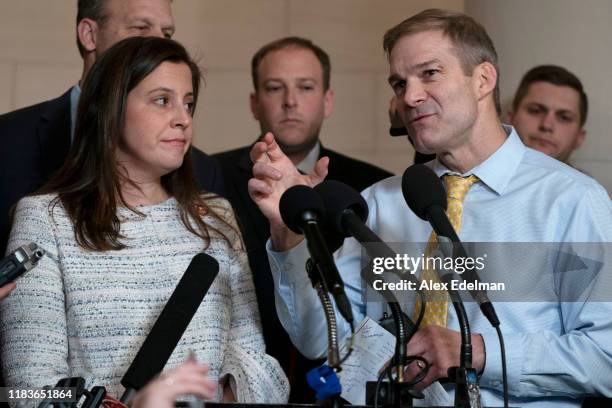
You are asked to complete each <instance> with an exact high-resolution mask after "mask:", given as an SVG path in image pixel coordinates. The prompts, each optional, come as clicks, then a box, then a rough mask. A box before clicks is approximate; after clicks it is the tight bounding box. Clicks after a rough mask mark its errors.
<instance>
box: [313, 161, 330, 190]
mask: <svg viewBox="0 0 612 408" xmlns="http://www.w3.org/2000/svg"><path fill="white" fill-rule="evenodd" d="M328 168H329V157H327V156H325V157H321V158H320V159H319V160H318V161H317V163H316V164H315V167H314V170H313V172H312V174H311V175H310V182H309V183H308V184H310V186H311V187H314V186H316V185H317V184H319V183H320V182H322V181H323V180H324V179H325V177H327V172H328Z"/></svg>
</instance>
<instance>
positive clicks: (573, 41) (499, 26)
mask: <svg viewBox="0 0 612 408" xmlns="http://www.w3.org/2000/svg"><path fill="white" fill-rule="evenodd" d="M466 11H467V12H468V13H469V14H470V15H472V16H474V17H475V18H476V19H477V20H478V21H480V22H481V23H483V25H484V26H485V27H486V28H487V30H488V31H489V33H490V35H491V37H492V39H493V41H494V43H495V45H496V47H497V51H498V53H499V55H500V68H501V81H500V89H501V93H502V95H503V99H504V100H511V98H512V97H513V95H514V92H515V90H516V87H517V86H518V84H519V81H520V79H521V77H522V76H523V74H524V73H525V72H526V71H527V70H528V69H529V68H531V67H533V66H535V65H539V64H557V65H562V66H565V67H566V68H568V69H569V70H571V71H572V72H574V73H575V74H576V75H577V76H578V77H579V78H580V79H581V81H582V83H583V85H584V87H585V90H586V93H587V95H588V97H589V116H588V119H587V123H586V128H587V131H588V135H587V140H586V142H585V144H584V145H583V147H582V148H581V149H579V150H577V151H576V153H575V154H574V156H573V158H574V160H575V162H576V163H578V162H579V163H580V164H581V165H580V166H579V167H583V168H585V169H587V168H591V167H592V168H593V171H592V172H591V175H592V176H593V177H595V178H596V179H597V180H599V181H601V182H602V183H604V181H605V180H607V181H605V186H606V188H607V189H608V191H612V182H610V176H609V174H610V173H608V174H605V173H601V171H604V170H607V171H608V172H609V169H610V166H611V165H612V138H611V137H610V133H611V132H610V128H612V118H611V116H610V112H612V101H611V100H610V94H612V82H610V80H609V75H610V72H609V69H608V67H610V66H612V53H610V50H612V25H611V24H610V21H612V2H611V1H609V0H588V1H583V2H577V1H573V0H539V1H537V2H533V1H529V0H514V1H511V2H508V1H503V0H466ZM590 161H593V165H592V166H591V165H590V164H588V163H589V162H590ZM602 161H605V162H606V163H608V164H605V165H604V164H602Z"/></svg>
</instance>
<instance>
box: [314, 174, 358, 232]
mask: <svg viewBox="0 0 612 408" xmlns="http://www.w3.org/2000/svg"><path fill="white" fill-rule="evenodd" d="M314 189H315V191H316V192H317V193H319V195H320V196H321V198H322V199H323V204H324V205H325V210H326V211H327V220H328V222H329V224H330V225H331V226H332V227H333V229H334V230H335V231H336V233H338V234H342V236H345V237H348V236H350V234H349V233H348V231H345V229H344V227H343V226H342V212H343V211H345V210H353V212H354V213H355V214H356V215H357V216H358V217H359V219H360V220H361V221H363V222H365V221H366V220H367V219H368V205H367V204H366V202H365V200H364V199H363V197H362V196H361V194H359V192H358V191H357V190H355V189H354V188H353V187H351V186H349V185H347V184H344V183H341V182H339V181H336V180H328V181H324V182H322V183H320V184H318V185H317V186H316V187H315V188H314Z"/></svg>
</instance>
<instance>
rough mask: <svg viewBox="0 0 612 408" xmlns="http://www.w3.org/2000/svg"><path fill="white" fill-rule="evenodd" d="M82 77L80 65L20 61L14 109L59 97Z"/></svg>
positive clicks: (17, 71) (17, 70)
mask: <svg viewBox="0 0 612 408" xmlns="http://www.w3.org/2000/svg"><path fill="white" fill-rule="evenodd" d="M80 77H81V68H80V67H79V66H78V65H76V66H74V65H67V64H49V63H44V62H40V63H36V62H31V63H29V62H27V63H19V64H18V65H17V69H16V80H15V107H14V109H17V108H21V107H24V106H28V105H32V104H35V103H38V102H42V101H44V100H47V99H51V98H55V97H58V96H60V95H61V94H63V93H64V92H66V91H67V90H68V88H70V87H71V86H73V85H74V84H76V83H77V81H78V80H79V78H80Z"/></svg>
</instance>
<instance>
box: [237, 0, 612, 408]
mask: <svg viewBox="0 0 612 408" xmlns="http://www.w3.org/2000/svg"><path fill="white" fill-rule="evenodd" d="M384 48H385V51H386V52H387V55H388V58H389V65H390V75H389V84H390V85H391V87H392V89H393V91H394V93H395V97H396V98H397V105H398V112H400V115H401V116H402V119H403V121H404V124H405V125H406V128H407V130H408V134H409V137H410V138H411V140H412V142H413V143H414V146H415V148H416V150H417V151H419V152H421V153H426V154H431V153H435V154H436V157H437V158H436V159H435V160H434V161H432V162H430V163H429V164H428V166H429V167H430V168H431V169H432V170H433V171H434V172H435V173H436V174H437V175H438V176H439V177H441V176H443V175H444V174H448V173H452V174H456V175H460V176H468V175H475V176H477V177H478V179H479V181H478V182H477V183H475V184H474V185H473V186H472V187H471V189H470V190H469V192H468V193H467V196H466V197H465V200H464V203H463V208H464V209H463V215H462V226H461V230H460V234H459V236H460V238H461V240H462V241H464V242H496V243H563V242H567V243H569V242H572V243H588V242H590V243H603V244H601V245H600V246H599V249H600V254H599V255H600V256H601V257H602V259H603V261H605V259H604V257H607V258H608V259H609V258H610V255H608V254H607V253H606V252H605V250H606V248H605V247H606V246H608V247H609V243H610V242H611V241H612V206H611V204H610V199H609V197H608V195H607V193H606V191H605V189H604V188H603V187H602V186H600V185H599V184H598V183H597V182H596V181H594V180H593V179H591V178H589V177H587V176H585V175H583V174H581V173H579V172H577V171H575V170H574V169H572V168H571V167H569V166H567V165H565V164H563V163H561V162H558V161H556V160H554V159H552V158H550V157H548V156H546V155H544V154H542V153H540V152H537V151H535V150H531V149H529V148H527V147H525V146H524V145H523V143H522V142H521V140H520V138H519V137H518V135H517V133H516V132H515V131H514V129H513V128H511V127H508V126H503V125H502V124H501V122H500V120H499V116H498V114H499V92H498V86H497V85H498V71H499V70H498V67H497V55H496V53H495V49H494V47H493V44H492V42H491V40H490V38H489V36H488V35H487V33H486V31H485V30H484V28H483V27H482V26H480V25H479V24H478V23H476V22H475V21H474V20H472V19H471V18H470V17H467V16H465V15H463V14H461V13H456V12H450V11H444V10H426V11H423V12H421V13H419V14H417V15H415V16H413V17H411V18H409V19H407V20H405V21H403V22H402V23H400V24H398V25H397V26H395V27H393V28H391V29H390V30H389V31H388V32H387V33H386V34H385V38H384ZM251 157H252V159H253V161H254V163H255V165H254V168H253V173H254V178H253V179H251V180H250V182H249V191H250V194H251V196H252V198H253V199H254V200H255V202H256V203H257V204H258V205H259V207H260V209H261V210H262V212H263V213H264V214H265V215H266V216H267V217H268V219H269V220H270V228H271V239H270V241H269V242H268V252H269V257H270V262H271V267H272V273H273V276H274V284H275V290H276V294H277V298H276V305H277V309H278V313H279V317H280V319H281V322H282V323H283V326H284V327H285V328H286V329H287V332H288V333H289V335H290V336H291V339H292V341H293V342H294V343H295V345H296V346H297V347H298V348H299V349H300V350H301V351H302V352H303V353H304V354H305V355H307V356H310V357H321V356H323V355H324V354H325V350H326V336H325V334H326V327H325V320H324V319H323V318H322V316H323V314H322V309H321V306H320V303H319V300H318V298H317V296H316V293H315V292H314V290H313V289H312V287H311V285H310V283H309V281H308V278H307V275H306V273H305V272H304V263H305V260H306V259H307V257H308V253H307V249H306V245H305V242H304V241H303V238H302V237H301V236H298V235H296V234H294V233H292V232H291V231H290V230H288V229H287V227H286V226H285V225H284V224H283V222H282V219H281V217H280V214H279V210H278V202H279V199H280V196H281V195H282V193H283V192H284V191H285V190H286V189H287V188H288V187H290V186H292V185H295V184H308V185H315V184H317V183H319V182H320V181H321V180H323V179H324V178H325V176H326V173H327V170H326V169H327V164H328V160H327V159H325V158H323V159H321V160H320V161H319V162H318V163H317V165H316V166H315V169H314V171H313V172H312V173H311V174H309V175H306V176H303V175H300V174H299V173H298V172H297V170H296V169H295V168H294V167H293V165H292V164H291V162H290V161H289V160H288V159H287V158H286V156H284V155H283V154H282V152H281V151H280V149H279V148H278V145H277V144H276V143H275V141H274V138H273V135H271V134H268V135H266V136H265V137H264V139H263V141H262V142H259V143H257V144H256V145H254V147H253V150H252V152H251ZM362 194H363V196H364V197H365V199H366V201H367V203H368V206H369V210H370V215H369V218H368V220H367V224H368V226H369V227H370V228H372V229H373V230H374V231H375V232H376V233H377V234H378V235H379V236H380V237H381V238H382V239H383V240H384V241H386V242H415V243H424V242H427V240H428V238H429V236H430V234H431V227H430V225H429V224H428V223H427V222H425V221H423V220H421V219H420V218H418V217H417V216H416V215H415V214H413V213H412V212H411V211H410V210H409V209H408V207H407V205H406V204H405V202H404V198H403V196H402V191H401V177H392V178H389V179H386V180H383V181H381V182H379V183H377V184H375V185H373V186H372V187H370V188H369V189H366V190H365V191H364V192H363V193H362ZM500 245H501V244H500ZM535 247H537V246H535ZM608 252H610V251H609V249H608ZM518 255H519V254H517V264H516V268H515V269H516V273H517V278H515V280H519V281H520V283H522V284H523V285H524V286H525V287H528V284H530V283H531V280H533V281H534V282H537V281H540V282H541V281H542V279H549V278H550V282H551V283H550V286H551V287H553V288H552V289H551V290H550V292H551V293H552V294H553V295H555V294H563V296H561V295H559V296H558V297H556V298H555V297H552V298H550V297H548V298H544V297H542V298H536V299H533V301H529V302H527V301H506V302H498V303H496V305H495V307H496V310H497V313H498V315H499V317H500V320H501V322H502V325H501V329H502V331H503V333H504V337H505V341H506V355H507V362H508V384H509V393H510V404H511V405H515V406H538V407H541V406H551V407H552V406H579V405H580V402H581V400H582V398H583V397H584V395H586V394H597V395H605V396H612V302H607V300H610V297H611V296H612V285H611V284H610V281H611V277H610V275H611V274H612V270H611V268H610V264H609V263H603V266H602V265H601V264H599V267H598V269H597V270H596V271H595V272H594V274H593V275H592V281H589V282H588V285H586V286H584V285H583V287H581V292H580V293H577V294H575V296H574V297H572V296H567V294H568V293H570V294H571V292H572V290H573V289H574V288H575V287H574V286H572V282H571V280H568V279H566V278H565V275H563V276H561V275H559V274H558V273H557V272H558V271H553V274H551V275H550V276H549V275H546V274H545V271H543V270H541V269H540V268H541V267H542V266H543V265H544V266H546V265H545V264H543V263H542V261H541V260H540V259H537V257H529V256H527V255H525V256H523V257H520V258H519V257H518ZM360 257H361V250H360V248H359V246H358V244H357V243H356V242H355V241H354V240H353V239H348V240H345V243H344V245H343V247H342V248H340V250H339V251H338V252H337V253H336V254H335V258H336V263H337V266H338V269H339V271H340V273H341V275H342V278H343V280H344V283H345V286H346V291H347V295H348V296H349V298H350V300H351V304H352V308H353V313H354V315H355V319H356V321H357V322H359V321H360V319H361V318H363V317H365V316H370V317H371V318H373V319H379V318H380V317H381V315H382V313H383V307H382V305H381V304H380V303H376V302H366V301H365V300H364V293H365V290H366V288H365V286H364V284H363V283H362V280H361V276H360V269H361V267H360V261H361V259H360ZM598 259H599V258H598ZM497 273H499V271H497ZM503 273H507V274H510V273H512V272H511V271H503ZM565 296H567V297H565ZM513 300H521V299H513ZM569 300H571V301H569ZM466 309H467V313H468V317H469V322H470V326H471V328H472V344H473V347H474V352H473V354H474V358H473V361H474V367H475V368H476V369H477V370H478V371H479V373H481V379H480V385H481V391H482V402H483V404H484V405H490V406H500V405H501V404H502V374H501V364H500V348H499V345H498V343H497V338H496V335H495V331H494V330H493V329H492V328H491V326H490V325H489V323H488V322H487V321H486V319H484V317H483V316H482V315H481V313H480V311H479V310H478V307H477V305H475V304H474V303H466ZM407 313H408V314H410V313H411V311H410V310H407ZM337 320H338V323H339V331H340V333H341V335H347V334H348V333H349V328H348V325H347V324H346V323H345V322H344V321H343V319H342V318H340V317H338V319H337ZM458 327H459V326H458V322H457V318H456V316H455V314H454V313H453V311H452V310H451V311H450V312H449V314H448V323H447V326H446V327H441V326H428V327H427V328H425V329H421V330H419V331H418V332H417V333H416V334H415V335H414V336H413V338H412V339H411V340H410V343H409V344H408V354H412V355H419V356H421V357H423V358H425V359H426V360H427V361H429V362H430V363H431V364H432V369H431V370H430V373H429V374H428V375H427V377H426V378H425V380H424V381H423V382H422V383H421V386H422V387H424V386H427V385H429V384H431V383H432V382H434V381H436V380H438V379H443V378H445V377H446V376H447V369H448V368H449V367H451V366H458V365H459V351H460V334H459V332H458ZM444 387H445V389H446V390H447V391H448V392H449V394H450V395H452V393H453V392H454V388H453V385H452V384H445V385H444ZM451 401H452V399H451Z"/></svg>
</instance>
